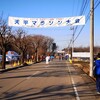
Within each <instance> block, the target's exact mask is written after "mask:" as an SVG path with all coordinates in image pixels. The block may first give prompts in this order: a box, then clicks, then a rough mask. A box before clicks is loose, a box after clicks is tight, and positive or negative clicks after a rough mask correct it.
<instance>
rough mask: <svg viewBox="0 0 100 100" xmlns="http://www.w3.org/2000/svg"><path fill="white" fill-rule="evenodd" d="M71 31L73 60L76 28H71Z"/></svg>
mask: <svg viewBox="0 0 100 100" xmlns="http://www.w3.org/2000/svg"><path fill="white" fill-rule="evenodd" d="M70 30H72V31H73V32H72V57H71V58H72V60H73V52H74V27H71V28H70Z"/></svg>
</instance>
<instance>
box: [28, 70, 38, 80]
mask: <svg viewBox="0 0 100 100" xmlns="http://www.w3.org/2000/svg"><path fill="white" fill-rule="evenodd" d="M39 72H40V71H36V72H35V73H33V74H32V75H30V76H29V77H27V78H26V79H30V78H31V77H32V76H33V75H36V74H37V73H39Z"/></svg>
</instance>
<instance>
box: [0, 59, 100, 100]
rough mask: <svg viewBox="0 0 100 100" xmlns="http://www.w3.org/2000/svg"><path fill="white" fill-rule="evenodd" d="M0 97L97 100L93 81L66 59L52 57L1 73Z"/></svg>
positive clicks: (5, 99) (8, 99) (10, 99)
mask: <svg viewBox="0 0 100 100" xmlns="http://www.w3.org/2000/svg"><path fill="white" fill-rule="evenodd" d="M0 100H100V96H99V95H97V94H96V88H95V81H94V80H92V79H91V78H90V77H89V76H88V75H87V74H85V73H84V72H83V71H82V70H81V69H79V68H78V67H75V66H73V65H71V64H69V63H66V61H59V60H54V61H52V62H50V64H48V65H47V64H45V62H41V63H37V64H33V65H31V66H26V67H23V68H19V69H14V70H11V71H8V72H4V73H2V74H0Z"/></svg>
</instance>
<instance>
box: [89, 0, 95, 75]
mask: <svg viewBox="0 0 100 100" xmlns="http://www.w3.org/2000/svg"><path fill="white" fill-rule="evenodd" d="M93 63H94V0H90V76H93Z"/></svg>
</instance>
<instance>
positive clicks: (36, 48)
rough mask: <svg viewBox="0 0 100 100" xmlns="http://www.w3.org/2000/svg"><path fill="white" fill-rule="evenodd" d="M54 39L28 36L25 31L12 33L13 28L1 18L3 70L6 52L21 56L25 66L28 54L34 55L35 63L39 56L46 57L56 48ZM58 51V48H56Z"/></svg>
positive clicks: (0, 44)
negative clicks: (13, 52)
mask: <svg viewBox="0 0 100 100" xmlns="http://www.w3.org/2000/svg"><path fill="white" fill-rule="evenodd" d="M53 43H54V39H53V38H51V37H48V36H43V35H28V34H27V33H26V32H25V31H24V30H23V29H17V30H15V31H12V28H11V27H9V26H8V25H7V23H6V22H5V21H4V20H3V19H2V18H0V51H1V54H2V69H5V61H6V52H7V51H9V50H14V51H16V52H17V53H19V54H20V55H21V64H24V61H25V59H26V56H27V54H28V55H34V57H35V62H37V61H38V56H39V55H46V53H47V52H50V51H51V50H52V49H53V51H54V48H53V47H52V44H53ZM55 49H56V48H55Z"/></svg>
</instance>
